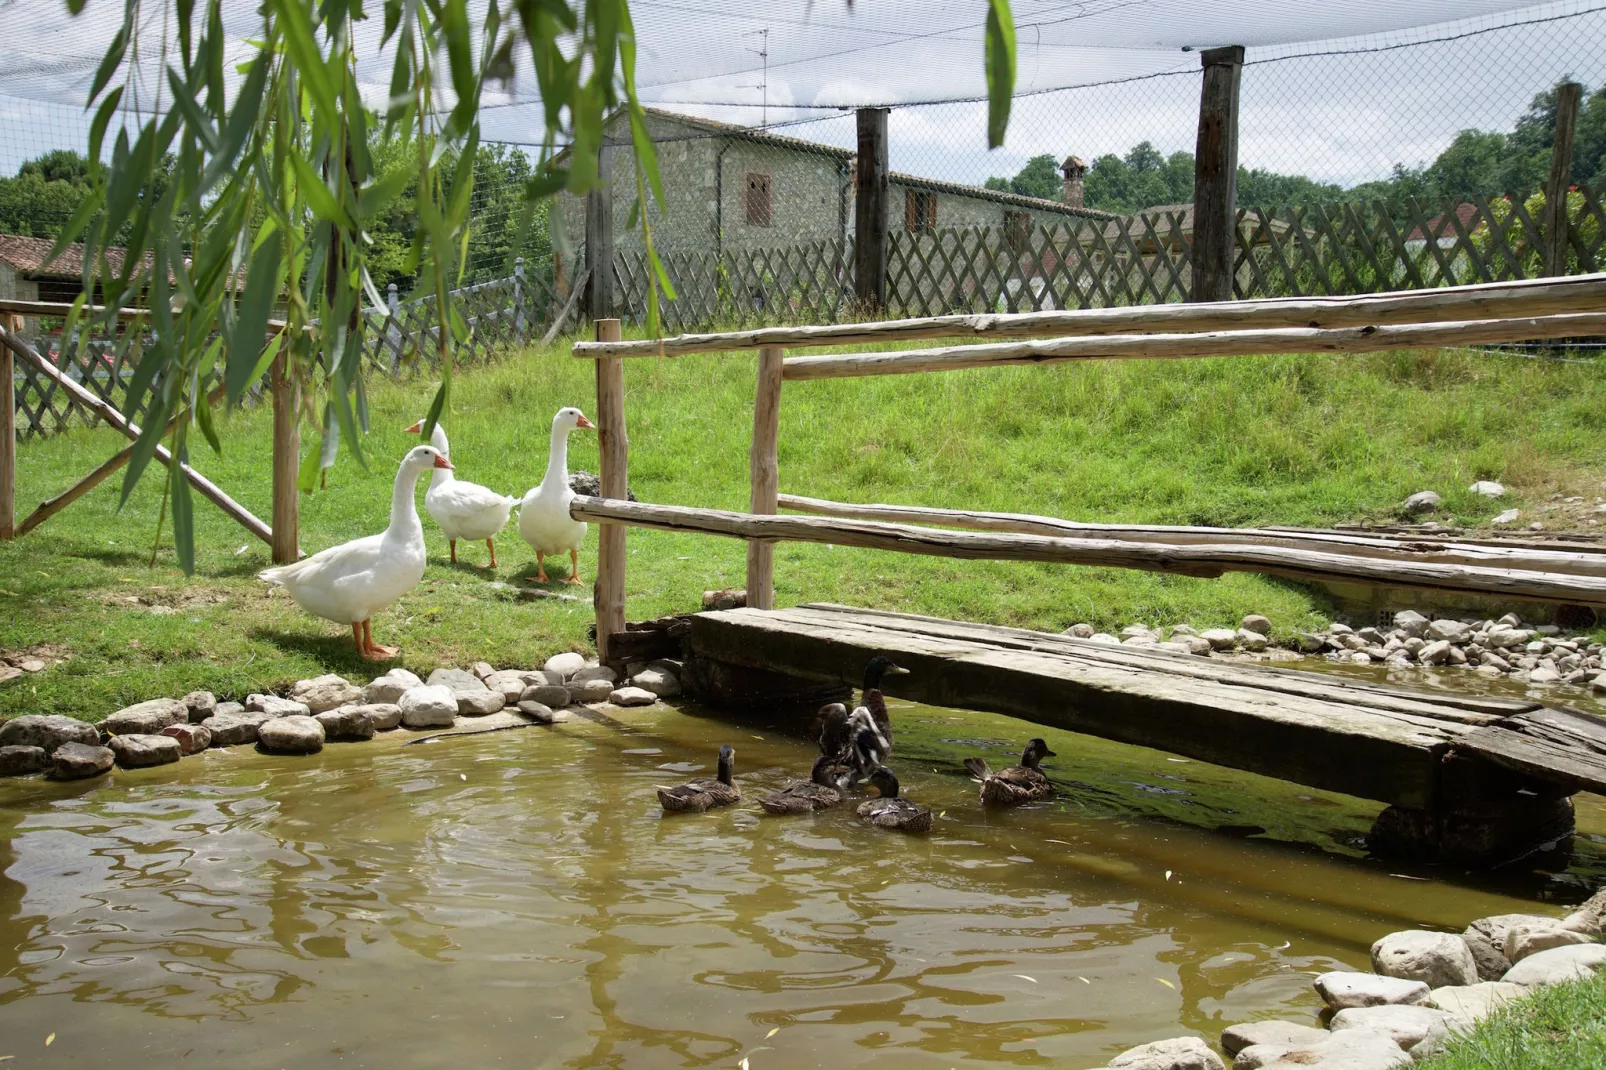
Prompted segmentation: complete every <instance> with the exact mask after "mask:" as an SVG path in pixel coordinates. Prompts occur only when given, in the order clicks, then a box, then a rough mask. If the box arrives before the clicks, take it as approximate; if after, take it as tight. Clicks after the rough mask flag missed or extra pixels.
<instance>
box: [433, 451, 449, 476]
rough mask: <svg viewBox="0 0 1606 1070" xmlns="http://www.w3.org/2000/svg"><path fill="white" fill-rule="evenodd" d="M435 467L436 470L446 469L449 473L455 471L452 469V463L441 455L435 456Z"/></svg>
mask: <svg viewBox="0 0 1606 1070" xmlns="http://www.w3.org/2000/svg"><path fill="white" fill-rule="evenodd" d="M435 467H436V468H444V469H446V470H447V471H448V472H450V471H452V470H453V469H452V462H451V461H448V460H447V459H446V458H445V457H442V456H441V455H440V454H436V455H435Z"/></svg>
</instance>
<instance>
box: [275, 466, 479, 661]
mask: <svg viewBox="0 0 1606 1070" xmlns="http://www.w3.org/2000/svg"><path fill="white" fill-rule="evenodd" d="M451 467H452V462H450V461H448V460H447V459H446V458H445V457H444V456H443V455H442V454H441V453H440V451H439V450H436V449H435V448H434V447H433V446H414V447H413V448H412V449H410V450H408V451H407V456H405V457H403V458H402V463H401V468H400V469H399V470H398V471H397V472H396V485H395V487H394V489H393V490H392V491H391V495H390V526H389V527H387V528H386V529H385V530H384V531H383V532H382V533H380V534H378V535H370V536H368V537H367V538H364V539H353V540H352V541H351V542H346V543H341V544H340V545H339V546H331V547H329V548H328V549H327V550H320V551H318V552H317V553H315V554H313V555H312V556H311V557H308V558H304V559H303V560H300V561H297V562H296V563H295V564H292V565H281V566H279V567H278V568H269V569H263V570H262V571H261V572H259V573H257V577H258V578H259V579H262V580H265V581H266V582H268V583H272V584H277V585H278V586H280V587H283V588H284V589H285V590H286V591H288V592H289V593H290V597H291V598H293V599H295V602H296V604H297V605H299V606H300V607H301V608H302V609H304V610H306V611H307V612H308V613H311V614H313V615H314V616H317V617H322V618H324V619H325V620H332V621H334V622H335V623H337V624H349V625H351V638H352V641H353V642H354V643H355V644H356V645H357V653H359V654H361V655H362V656H363V657H365V658H367V659H368V660H370V661H383V660H386V659H388V658H393V657H395V656H396V648H395V647H388V646H380V645H378V644H377V643H375V642H374V636H373V630H372V627H371V625H370V622H369V618H370V617H372V616H373V615H374V614H375V613H376V612H378V611H379V610H381V609H384V608H385V607H386V606H388V605H390V604H391V603H392V602H394V601H396V599H398V598H400V597H401V596H402V595H404V594H406V593H407V592H408V591H410V590H412V589H413V588H414V587H416V586H417V585H418V581H419V580H421V579H423V578H424V526H423V525H422V524H421V523H419V521H418V507H417V505H416V504H415V503H414V502H413V491H414V489H415V488H416V487H417V486H418V477H419V476H421V475H423V474H424V473H425V472H427V471H429V470H430V469H431V468H444V469H450V468H451Z"/></svg>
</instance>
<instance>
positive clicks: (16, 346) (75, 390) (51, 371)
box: [0, 331, 273, 546]
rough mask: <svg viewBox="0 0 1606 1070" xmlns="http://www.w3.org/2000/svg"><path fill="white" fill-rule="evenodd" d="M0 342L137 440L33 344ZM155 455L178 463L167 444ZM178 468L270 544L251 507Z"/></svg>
mask: <svg viewBox="0 0 1606 1070" xmlns="http://www.w3.org/2000/svg"><path fill="white" fill-rule="evenodd" d="M0 343H3V344H4V345H5V346H6V347H8V348H9V349H10V350H11V351H12V352H13V353H15V354H16V355H17V356H19V357H21V358H22V359H23V360H24V361H27V362H28V363H29V364H31V365H33V367H34V368H36V369H38V371H39V372H40V374H42V375H44V376H45V377H46V378H48V379H50V380H52V381H53V382H54V383H55V384H56V385H57V386H59V387H61V389H62V390H64V391H66V392H67V393H68V394H70V395H72V398H73V400H74V401H76V402H78V404H80V405H82V406H83V407H84V408H86V409H88V410H89V411H91V412H93V413H94V414H95V415H96V416H98V417H100V418H101V419H102V420H104V421H106V422H107V423H108V424H110V425H111V426H112V427H115V428H116V429H117V430H118V431H121V432H122V433H123V434H124V435H125V436H127V437H128V438H130V439H133V440H136V441H137V440H138V439H139V431H140V429H139V425H138V424H133V423H130V422H129V421H128V419H127V418H126V417H124V416H123V414H122V413H120V412H118V411H117V409H116V407H115V406H113V405H109V404H107V403H106V401H105V400H104V399H102V398H100V397H98V396H96V395H95V394H92V393H90V392H89V391H88V390H85V389H84V388H83V387H82V386H81V385H79V384H78V383H76V382H74V381H73V380H72V379H70V378H68V377H67V376H65V375H63V374H62V373H61V369H59V368H57V367H56V366H55V365H54V364H52V363H50V362H49V361H48V360H46V359H45V358H44V357H41V356H40V355H39V353H38V351H36V350H35V349H34V348H33V346H31V345H29V344H28V343H27V342H24V341H23V340H22V339H21V338H18V337H17V336H16V335H14V334H12V333H11V332H10V331H4V332H0ZM154 456H155V457H156V459H157V460H158V461H160V462H162V464H164V465H167V466H168V467H169V468H171V467H172V466H173V465H174V464H175V463H177V462H175V461H174V460H173V455H172V454H171V453H169V452H168V449H167V447H166V446H162V445H158V446H157V447H156V450H155V453H154ZM179 471H180V472H181V473H183V475H184V478H185V479H187V480H189V482H190V486H192V487H194V488H195V489H196V490H197V491H198V492H199V493H200V495H201V497H203V498H205V499H206V500H207V501H209V502H211V503H212V504H213V505H216V506H217V507H218V508H219V509H221V510H223V511H224V512H225V513H227V514H228V515H229V516H231V517H233V518H234V520H235V521H236V522H237V523H239V525H240V526H241V527H243V528H245V530H247V531H249V532H250V533H251V534H253V535H255V536H256V537H257V538H259V539H261V540H262V541H263V542H265V543H267V544H268V545H270V546H271V545H273V531H272V529H270V528H269V527H268V525H266V524H264V523H263V522H262V521H260V520H258V519H257V518H256V517H254V516H252V515H251V512H250V510H248V509H246V508H245V507H244V506H243V505H241V504H240V503H239V502H237V501H235V500H234V499H233V498H231V497H229V496H228V495H227V494H225V493H224V492H223V491H222V490H221V489H220V488H219V487H218V486H217V484H215V483H213V482H212V481H211V480H209V479H207V478H206V477H205V476H203V475H201V473H199V472H197V471H196V470H195V469H193V468H191V467H190V466H189V465H187V464H179Z"/></svg>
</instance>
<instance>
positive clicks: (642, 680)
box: [630, 667, 680, 698]
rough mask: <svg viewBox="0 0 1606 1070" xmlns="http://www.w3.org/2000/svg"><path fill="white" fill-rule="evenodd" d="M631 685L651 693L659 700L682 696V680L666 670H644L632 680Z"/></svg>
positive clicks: (649, 668)
mask: <svg viewBox="0 0 1606 1070" xmlns="http://www.w3.org/2000/svg"><path fill="white" fill-rule="evenodd" d="M630 685H631V686H632V687H639V688H641V689H642V690H644V691H651V692H652V693H653V694H655V695H657V696H658V697H659V698H674V697H675V696H676V695H678V694H680V678H679V677H677V676H676V675H675V674H674V673H672V672H668V671H666V670H664V669H655V668H651V667H648V668H646V669H643V670H642V671H641V672H638V673H637V674H636V675H634V676H632V677H631V678H630Z"/></svg>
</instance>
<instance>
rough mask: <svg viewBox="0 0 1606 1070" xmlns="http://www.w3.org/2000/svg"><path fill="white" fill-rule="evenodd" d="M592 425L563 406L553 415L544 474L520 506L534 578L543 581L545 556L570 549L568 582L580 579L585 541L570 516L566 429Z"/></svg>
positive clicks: (581, 529)
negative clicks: (582, 546) (533, 564)
mask: <svg viewBox="0 0 1606 1070" xmlns="http://www.w3.org/2000/svg"><path fill="white" fill-rule="evenodd" d="M582 427H585V428H593V429H594V428H595V427H596V425H595V424H593V423H592V422H591V421H590V420H587V419H586V417H585V413H583V412H581V411H580V410H579V409H575V408H562V409H559V410H558V414H557V415H556V416H554V417H552V441H551V444H550V445H549V446H548V447H547V458H546V475H544V476H542V477H541V485H540V486H538V487H531V488H530V489H529V491H528V492H526V493H525V495H524V501H523V502H521V503H520V505H519V534H520V535H521V536H523V538H524V541H525V542H527V543H529V544H530V549H532V550H534V551H535V579H536V582H537V583H546V582H547V575H546V555H547V554H561V553H563V552H564V551H565V550H567V551H568V552H569V562H570V564H571V565H572V566H573V569H572V570H571V571H570V573H569V578H568V580H566V581H565V582H567V583H579V582H580V544H581V543H583V542H585V538H586V526H585V523H584V522H583V521H579V520H576V519H574V518H573V517H572V516H570V515H569V503H570V502H572V501H574V491H573V490H571V489H570V487H569V432H571V431H574V430H576V429H577V428H582Z"/></svg>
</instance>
